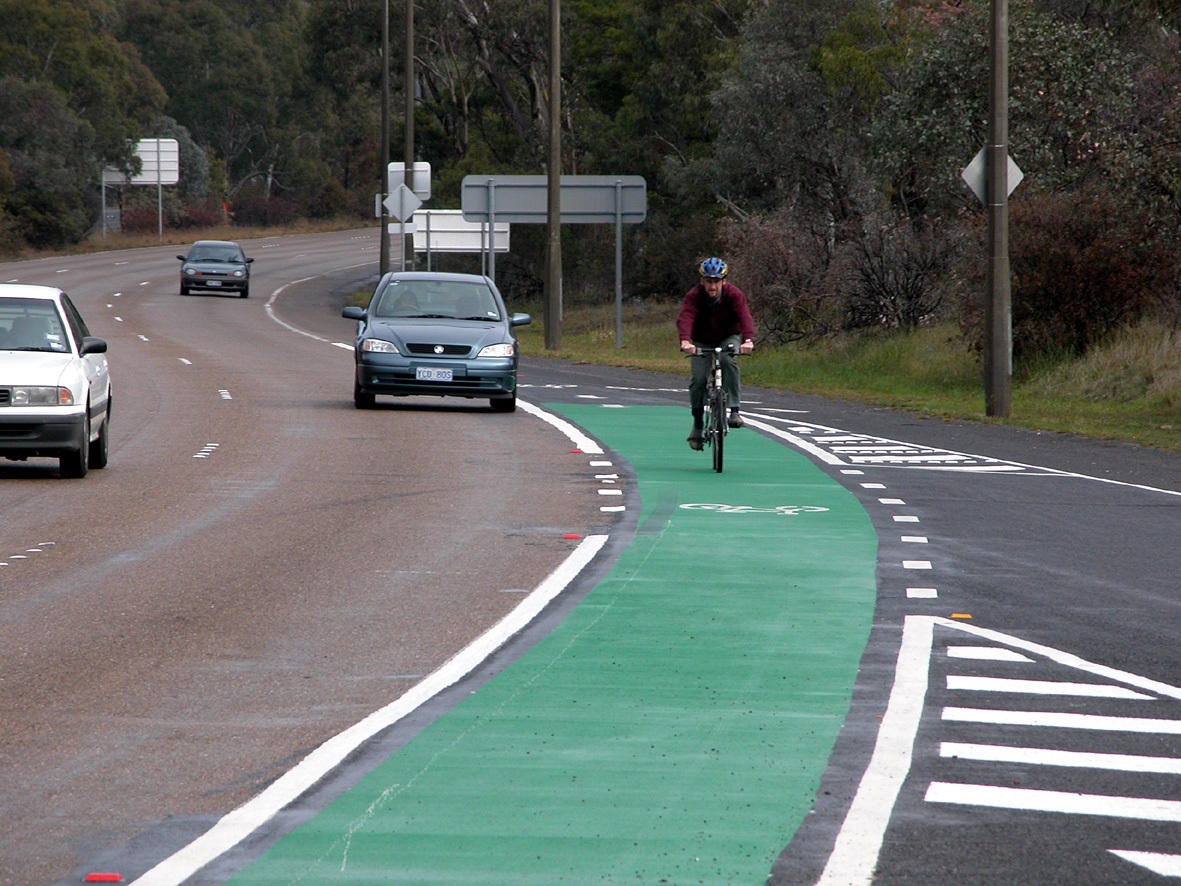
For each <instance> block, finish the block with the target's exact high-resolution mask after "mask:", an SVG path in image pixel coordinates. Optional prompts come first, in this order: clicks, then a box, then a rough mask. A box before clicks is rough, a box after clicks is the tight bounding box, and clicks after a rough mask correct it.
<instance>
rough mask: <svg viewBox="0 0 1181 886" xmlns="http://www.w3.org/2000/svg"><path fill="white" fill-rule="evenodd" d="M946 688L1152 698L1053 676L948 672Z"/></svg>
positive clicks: (1073, 695) (1093, 696)
mask: <svg viewBox="0 0 1181 886" xmlns="http://www.w3.org/2000/svg"><path fill="white" fill-rule="evenodd" d="M947 688H948V689H958V690H964V691H968V692H1020V693H1025V694H1028V695H1066V696H1072V697H1076V698H1126V699H1138V700H1144V701H1152V700H1153V697H1152V696H1151V695H1145V694H1144V693H1143V692H1136V691H1135V690H1134V689H1128V688H1126V687H1124V686H1111V685H1104V684H1102V683H1063V682H1056V681H1053V680H1011V679H1007V678H1004V677H970V676H966V675H963V674H948V675H947Z"/></svg>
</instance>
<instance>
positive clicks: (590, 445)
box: [517, 399, 609, 464]
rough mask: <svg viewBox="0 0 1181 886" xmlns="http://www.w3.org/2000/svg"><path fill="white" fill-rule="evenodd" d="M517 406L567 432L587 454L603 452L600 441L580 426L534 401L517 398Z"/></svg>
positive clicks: (574, 442)
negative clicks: (535, 403) (559, 416)
mask: <svg viewBox="0 0 1181 886" xmlns="http://www.w3.org/2000/svg"><path fill="white" fill-rule="evenodd" d="M517 406H519V407H520V408H521V409H524V410H525V411H526V412H528V413H529V414H530V415H534V416H536V417H537V418H540V419H541V420H542V421H544V422H546V423H547V424H550V425H553V426H554V427H555V428H557V429H558V430H559V431H561V432H562V433H563V434H565V435H566V436H567V437H569V438H570V441H571V442H572V443H573V444H574V445H575V446H577V447H578V448H579V449H581V450H582V451H583V452H585V453H586V454H587V455H602V454H603V448H602V447H601V446H599V444H598V443H596V442H595V441H594V440H592V439H591V438H590V437H588V436H587V435H586V434H584V433H583V432H582V431H580V430H579V429H578V428H576V427H574V425H572V424H570V422H568V421H566V420H565V419H562V418H558V417H557V416H556V415H554V414H553V413H551V412H546V411H545V410H544V409H542V408H541V407H540V406H534V405H533V404H532V403H526V402H525V401H524V400H521V399H518V400H517ZM608 464H609V462H608Z"/></svg>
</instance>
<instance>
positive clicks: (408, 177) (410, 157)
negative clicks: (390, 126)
mask: <svg viewBox="0 0 1181 886" xmlns="http://www.w3.org/2000/svg"><path fill="white" fill-rule="evenodd" d="M405 129H406V138H405V144H404V145H403V165H404V166H405V167H406V168H405V170H404V173H403V183H404V184H405V185H406V187H407V188H409V189H410V190H411V191H413V190H414V0H406V122H405ZM407 237H409V238H410V239H409V240H407V239H406V238H407ZM407 255H409V257H410V262H411V264H412V265H413V263H414V235H413V234H407V233H406V228H405V227H403V228H402V270H403V271H404V270H406V257H407Z"/></svg>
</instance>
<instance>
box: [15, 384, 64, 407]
mask: <svg viewBox="0 0 1181 886" xmlns="http://www.w3.org/2000/svg"><path fill="white" fill-rule="evenodd" d="M9 403H10V405H12V406H73V405H74V395H73V394H71V393H70V389H69V388H51V387H42V386H36V387H34V386H29V387H24V388H13V389H12V399H11V400H10V401H9Z"/></svg>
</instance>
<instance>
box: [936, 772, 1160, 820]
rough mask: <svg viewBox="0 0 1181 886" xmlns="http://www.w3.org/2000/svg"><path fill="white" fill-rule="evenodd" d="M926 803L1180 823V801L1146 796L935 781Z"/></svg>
mask: <svg viewBox="0 0 1181 886" xmlns="http://www.w3.org/2000/svg"><path fill="white" fill-rule="evenodd" d="M926 800H927V802H929V803H953V804H958V805H965V806H988V807H991V808H993V809H1020V810H1023V811H1026V812H1061V813H1065V814H1068V815H1103V816H1109V817H1111V818H1136V819H1140V820H1143V821H1181V801H1178V800H1153V799H1149V798H1146V797H1110V796H1107V795H1106V794H1076V793H1073V792H1070V791H1037V790H1033V789H1031V788H1006V787H998V786H996V785H984V784H949V783H948V782H943V781H935V782H932V783H931V785H930V787H928V788H927V795H926Z"/></svg>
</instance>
